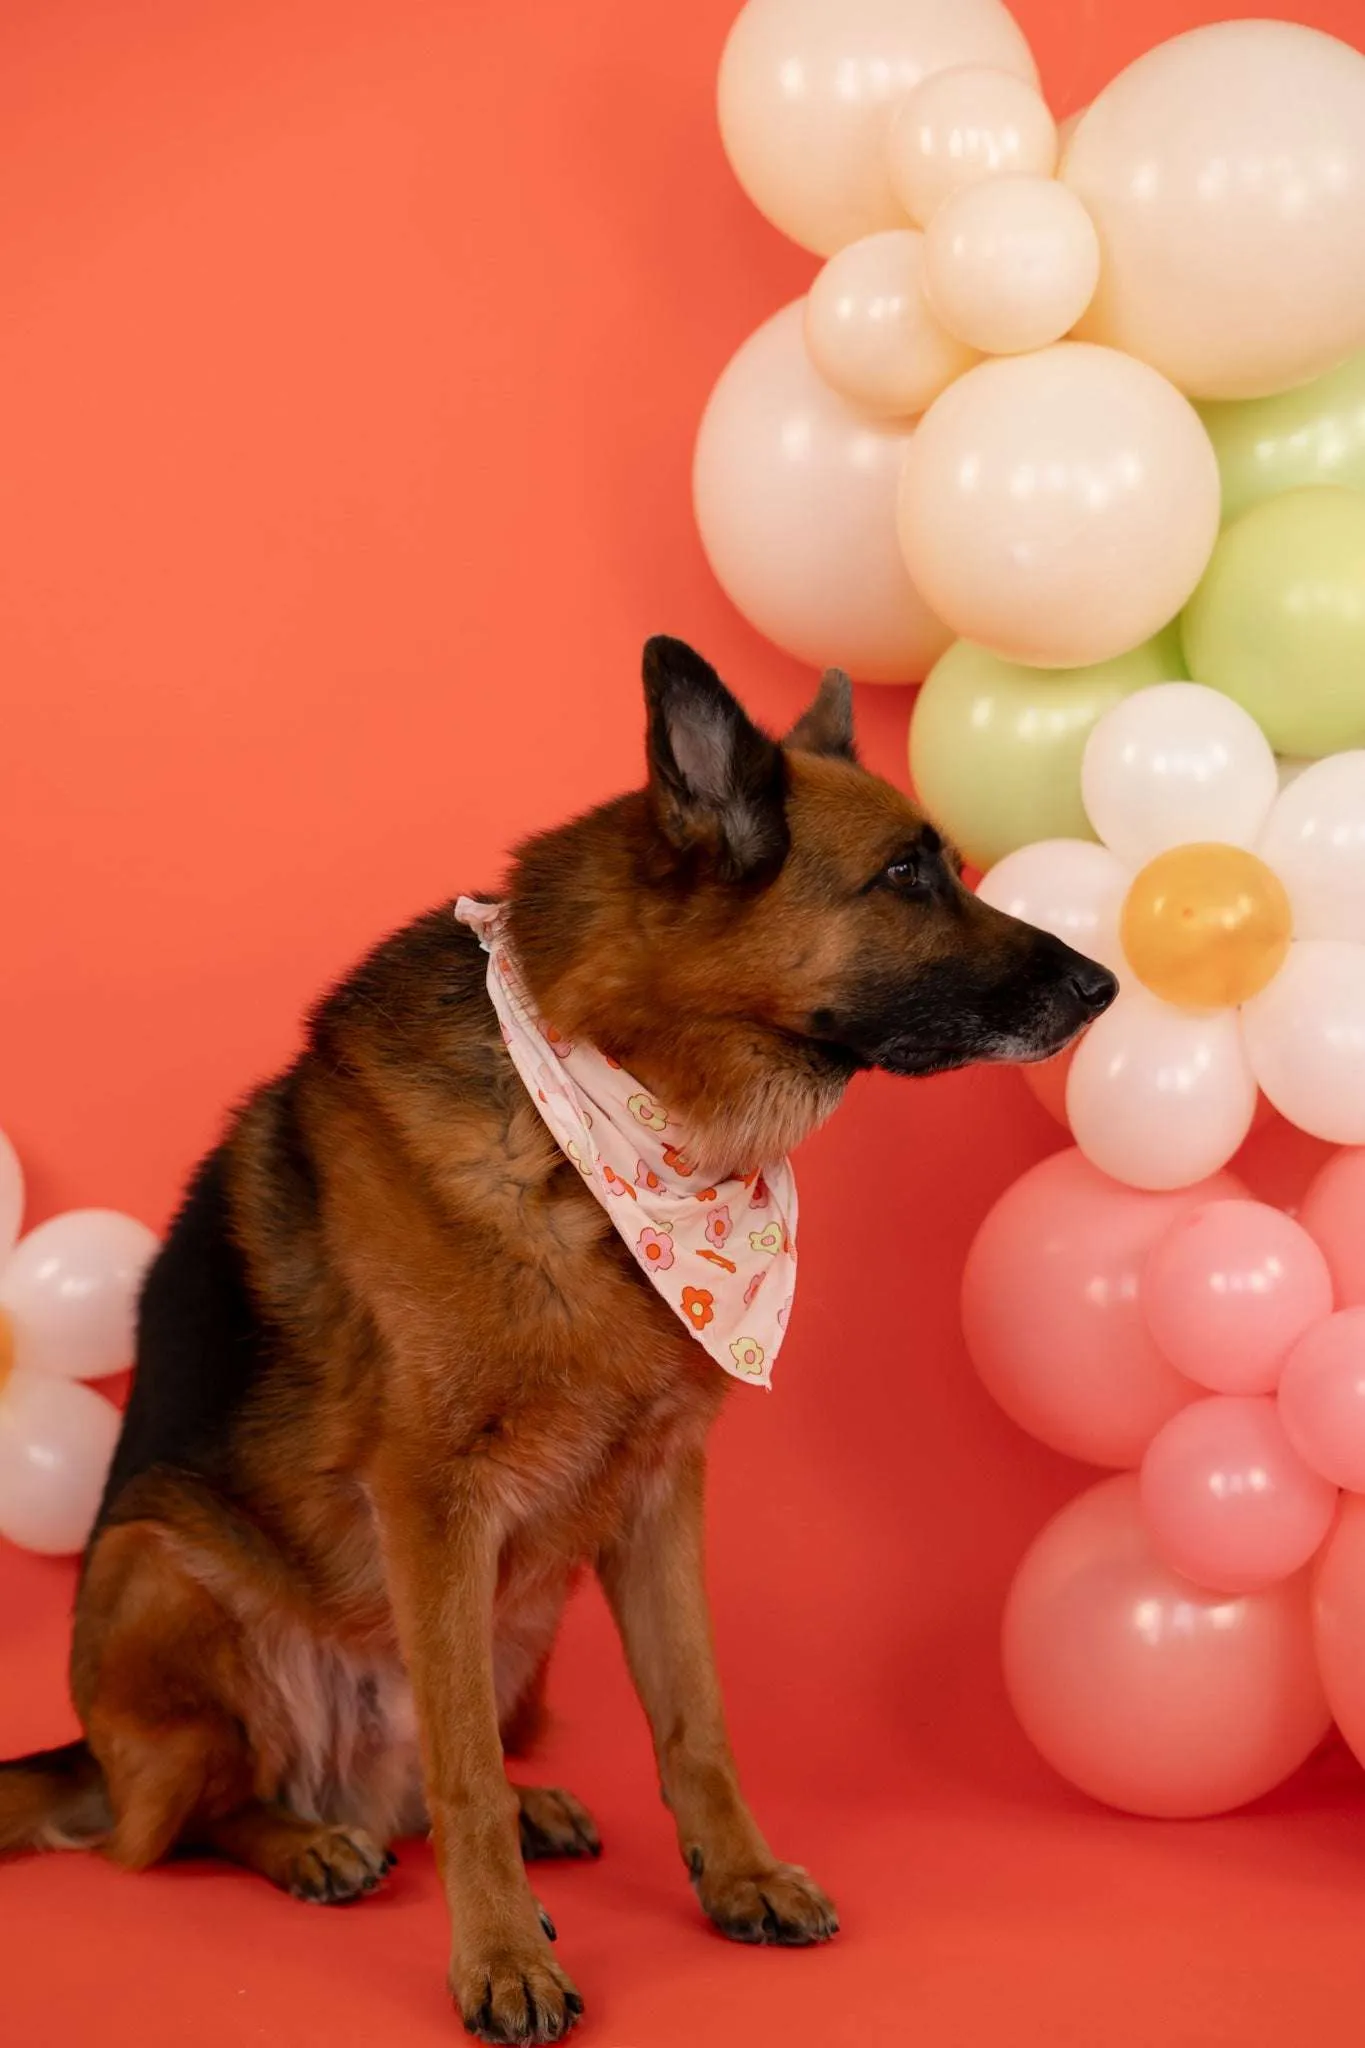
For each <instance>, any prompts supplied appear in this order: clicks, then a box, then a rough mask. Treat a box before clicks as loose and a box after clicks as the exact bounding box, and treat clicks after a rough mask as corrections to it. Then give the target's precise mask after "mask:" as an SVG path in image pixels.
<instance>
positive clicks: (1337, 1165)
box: [1299, 1149, 1365, 1308]
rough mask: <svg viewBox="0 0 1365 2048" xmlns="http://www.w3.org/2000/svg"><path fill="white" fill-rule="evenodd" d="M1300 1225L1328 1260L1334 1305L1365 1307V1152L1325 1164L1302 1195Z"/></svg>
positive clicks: (1343, 1155) (1352, 1152)
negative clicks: (1334, 1298) (1334, 1297)
mask: <svg viewBox="0 0 1365 2048" xmlns="http://www.w3.org/2000/svg"><path fill="white" fill-rule="evenodd" d="M1299 1221H1300V1222H1301V1223H1302V1225H1303V1227H1304V1229H1305V1230H1306V1231H1307V1232H1308V1234H1309V1236H1310V1237H1311V1238H1312V1239H1313V1242H1314V1243H1315V1244H1317V1245H1319V1246H1320V1247H1321V1249H1322V1253H1323V1256H1324V1257H1325V1258H1326V1260H1327V1264H1328V1267H1329V1268H1330V1270H1331V1274H1332V1289H1333V1292H1334V1294H1335V1296H1336V1303H1337V1307H1338V1308H1358V1307H1361V1306H1365V1150H1360V1151H1355V1150H1349V1149H1348V1150H1347V1151H1344V1152H1337V1153H1334V1154H1333V1156H1332V1157H1331V1158H1330V1159H1329V1160H1327V1162H1326V1163H1325V1164H1324V1165H1323V1167H1322V1168H1321V1169H1320V1171H1319V1172H1318V1173H1317V1175H1316V1176H1315V1177H1314V1179H1313V1181H1312V1182H1311V1183H1310V1185H1309V1188H1308V1191H1307V1193H1306V1194H1305V1195H1304V1198H1303V1203H1302V1206H1301V1208H1300V1211H1299Z"/></svg>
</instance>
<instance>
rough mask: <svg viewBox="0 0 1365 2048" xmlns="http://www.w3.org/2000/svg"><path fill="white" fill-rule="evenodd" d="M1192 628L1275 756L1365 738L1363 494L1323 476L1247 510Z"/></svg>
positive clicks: (1194, 641)
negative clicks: (1322, 480) (1364, 680)
mask: <svg viewBox="0 0 1365 2048" xmlns="http://www.w3.org/2000/svg"><path fill="white" fill-rule="evenodd" d="M1362 240H1363V241H1365V236H1363V237H1362ZM1184 636H1185V652H1186V655H1187V656H1188V659H1189V664H1190V670H1191V673H1192V674H1194V675H1196V676H1198V677H1199V679H1200V681H1201V682H1203V683H1209V684H1211V685H1212V687H1213V688H1214V689H1216V690H1223V691H1225V692H1226V694H1227V695H1228V696H1229V697H1233V698H1235V699H1236V701H1237V702H1238V703H1239V704H1242V705H1245V707H1246V709H1247V710H1248V711H1249V712H1250V713H1251V715H1252V717H1253V718H1254V719H1255V720H1256V723H1257V724H1258V725H1259V726H1260V728H1261V730H1262V731H1263V732H1264V733H1265V735H1266V738H1267V739H1268V740H1269V741H1270V744H1271V746H1272V747H1273V748H1274V749H1275V751H1276V753H1278V754H1290V755H1297V756H1301V757H1304V758H1313V759H1316V758H1317V757H1318V756H1320V755H1322V754H1335V753H1339V752H1340V751H1341V750H1342V749H1343V748H1345V747H1361V746H1365V689H1363V688H1362V687H1361V677H1362V676H1363V675H1365V495H1362V494H1361V493H1360V492H1359V491H1348V490H1344V489H1342V488H1340V487H1339V486H1335V485H1321V486H1317V487H1314V488H1311V489H1307V490H1301V491H1286V492H1285V493H1284V495H1283V496H1282V497H1278V498H1268V499H1267V500H1266V502H1265V503H1264V504H1263V505H1255V506H1253V507H1252V509H1251V511H1249V512H1246V513H1244V514H1243V515H1242V517H1241V518H1240V519H1238V520H1236V521H1234V523H1233V524H1232V525H1231V526H1229V527H1228V529H1227V531H1226V532H1225V533H1224V534H1223V536H1222V538H1221V540H1220V541H1219V543H1218V545H1217V547H1216V548H1215V549H1214V552H1213V559H1212V561H1211V562H1210V563H1209V568H1208V573H1207V575H1206V576H1205V577H1204V579H1203V581H1202V583H1201V584H1200V586H1199V588H1198V590H1197V591H1196V592H1195V594H1194V597H1193V598H1192V600H1191V602H1190V606H1189V609H1188V610H1187V612H1186V613H1185V619H1184Z"/></svg>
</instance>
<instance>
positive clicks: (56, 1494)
mask: <svg viewBox="0 0 1365 2048" xmlns="http://www.w3.org/2000/svg"><path fill="white" fill-rule="evenodd" d="M118 1433H119V1413H118V1410H117V1408H115V1407H114V1405H113V1403H112V1402H111V1401H106V1400H105V1398H104V1396H103V1395H102V1394H97V1393H96V1392H95V1390H94V1388H93V1387H83V1386H81V1385H80V1384H79V1383H78V1382H77V1381H75V1380H64V1379H59V1378H58V1377H57V1375H56V1374H55V1373H49V1372H32V1371H26V1370H25V1369H24V1368H23V1367H22V1366H19V1367H16V1368H15V1370H14V1371H13V1372H12V1373H11V1374H10V1376H9V1378H8V1379H7V1380H6V1382H5V1384H4V1387H3V1389H2V1390H0V1536H7V1537H8V1538H9V1540H10V1542H11V1543H18V1544H20V1545H22V1547H23V1548H24V1549H25V1550H37V1551H41V1552H42V1553H43V1554H44V1555H45V1556H49V1557H65V1556H67V1555H68V1554H69V1553H71V1552H73V1551H77V1550H81V1549H83V1548H84V1546H85V1541H86V1538H87V1537H88V1536H89V1534H90V1529H91V1526H92V1524H93V1522H94V1519H95V1511H96V1509H97V1508H98V1507H99V1503H100V1495H101V1494H102V1492H103V1491H104V1482H105V1479H106V1477H107V1475H108V1471H109V1463H110V1460H111V1459H112V1457H113V1455H114V1445H115V1443H116V1442H117V1440H118Z"/></svg>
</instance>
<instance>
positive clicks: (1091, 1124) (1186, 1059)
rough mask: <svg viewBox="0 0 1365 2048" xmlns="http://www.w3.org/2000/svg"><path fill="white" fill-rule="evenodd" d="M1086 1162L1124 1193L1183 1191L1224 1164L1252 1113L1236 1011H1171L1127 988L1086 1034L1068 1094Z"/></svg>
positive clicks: (1251, 1085) (1251, 1087)
mask: <svg viewBox="0 0 1365 2048" xmlns="http://www.w3.org/2000/svg"><path fill="white" fill-rule="evenodd" d="M1066 1112H1067V1121H1068V1122H1069V1124H1070V1125H1071V1132H1072V1136H1073V1137H1074V1138H1075V1140H1076V1143H1077V1144H1078V1145H1079V1146H1080V1148H1081V1150H1082V1152H1084V1153H1085V1155H1086V1157H1087V1159H1089V1160H1090V1161H1091V1163H1092V1164H1093V1165H1095V1166H1098V1167H1099V1169H1100V1171H1101V1172H1102V1173H1107V1174H1108V1175H1109V1176H1110V1178H1111V1179H1113V1180H1121V1181H1126V1182H1127V1183H1128V1185H1129V1186H1130V1187H1135V1188H1151V1189H1171V1188H1183V1187H1189V1186H1191V1185H1192V1184H1193V1183H1194V1182H1195V1181H1199V1180H1203V1179H1205V1178H1206V1176H1207V1175H1209V1174H1211V1173H1216V1172H1217V1171H1218V1169H1219V1167H1220V1166H1225V1165H1226V1164H1227V1162H1228V1160H1229V1159H1231V1157H1232V1155H1233V1153H1234V1152H1236V1151H1237V1149H1238V1147H1239V1146H1240V1145H1241V1143H1242V1140H1243V1139H1244V1138H1245V1137H1246V1134H1247V1132H1248V1131H1249V1130H1250V1129H1251V1121H1252V1118H1253V1116H1254V1115H1255V1113H1256V1082H1255V1078H1254V1077H1253V1074H1252V1071H1251V1065H1250V1062H1249V1060H1248V1058H1247V1052H1246V1047H1245V1046H1244V1045H1243V1043H1242V1033H1241V1028H1240V1025H1239V1022H1238V1015H1237V1012H1236V1011H1235V1010H1212V1011H1190V1010H1177V1009H1175V1008H1173V1007H1172V1005H1171V1004H1169V1003H1163V1002H1161V1001H1160V1000H1159V999H1158V998H1157V997H1156V996H1154V995H1150V994H1149V993H1148V991H1147V990H1146V989H1144V988H1140V987H1133V986H1130V987H1127V988H1125V989H1124V991H1123V993H1122V994H1121V995H1120V996H1119V998H1118V1001H1117V1002H1116V1003H1115V1004H1114V1006H1113V1008H1112V1009H1111V1010H1107V1011H1106V1012H1105V1014H1104V1016H1102V1017H1098V1018H1096V1020H1095V1022H1094V1023H1093V1024H1092V1025H1091V1026H1090V1029H1089V1030H1088V1031H1087V1032H1086V1034H1085V1037H1084V1038H1083V1039H1082V1040H1081V1042H1080V1044H1079V1046H1078V1047H1077V1049H1076V1057H1075V1059H1074V1060H1073V1061H1072V1063H1071V1073H1070V1075H1069V1076H1068V1078H1067V1086H1066Z"/></svg>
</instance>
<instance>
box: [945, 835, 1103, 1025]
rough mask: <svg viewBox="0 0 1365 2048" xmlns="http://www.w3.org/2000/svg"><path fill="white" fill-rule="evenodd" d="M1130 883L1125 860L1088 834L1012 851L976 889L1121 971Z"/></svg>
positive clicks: (986, 899)
mask: <svg viewBox="0 0 1365 2048" xmlns="http://www.w3.org/2000/svg"><path fill="white" fill-rule="evenodd" d="M1127 886H1128V875H1127V872H1126V870H1125V869H1124V866H1123V863H1122V862H1121V861H1119V860H1116V859H1115V857H1114V855H1113V854H1112V853H1110V851H1109V849H1108V847H1107V846H1096V845H1095V844H1094V843H1093V841H1091V840H1088V839H1040V840H1038V841H1036V842H1035V844H1033V845H1032V846H1022V847H1020V849H1019V851H1018V852H1017V853H1008V854H1006V856H1005V858H1004V859H1003V860H1002V861H998V862H997V863H996V865H995V866H994V867H993V868H991V869H990V870H989V872H988V873H987V874H985V875H983V876H982V878H981V881H980V883H979V884H978V886H977V892H976V893H977V895H978V896H979V897H980V898H981V900H982V902H983V903H989V904H991V905H992V906H993V908H995V909H996V910H1003V911H1004V912H1005V914H1006V915H1007V916H1008V917H1017V918H1020V919H1022V921H1023V922H1024V923H1025V924H1031V925H1036V926H1038V927H1039V929H1040V930H1042V931H1045V932H1052V933H1053V934H1054V935H1055V936H1056V937H1057V938H1059V939H1064V940H1065V942H1066V944H1067V945H1068V946H1071V947H1074V949H1075V950H1076V952H1078V953H1084V954H1086V955H1087V956H1088V957H1089V958H1090V959H1091V960H1100V961H1102V962H1103V963H1104V965H1105V966H1106V967H1112V968H1113V969H1114V970H1115V972H1118V971H1120V970H1121V969H1122V967H1123V949H1122V947H1121V946H1120V944H1119V930H1118V926H1119V907H1120V905H1121V904H1122V901H1123V895H1124V891H1125V889H1126V888H1127ZM1059 1057H1062V1055H1059ZM1048 1064H1051V1062H1049V1063H1048Z"/></svg>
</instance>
